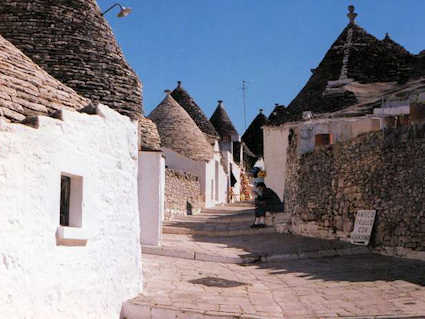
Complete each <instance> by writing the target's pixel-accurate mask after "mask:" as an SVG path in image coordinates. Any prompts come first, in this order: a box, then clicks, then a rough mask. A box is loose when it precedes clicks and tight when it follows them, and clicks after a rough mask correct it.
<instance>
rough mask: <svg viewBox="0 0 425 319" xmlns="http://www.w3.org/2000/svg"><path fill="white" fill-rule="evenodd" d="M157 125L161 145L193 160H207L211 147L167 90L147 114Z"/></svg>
mask: <svg viewBox="0 0 425 319" xmlns="http://www.w3.org/2000/svg"><path fill="white" fill-rule="evenodd" d="M148 118H149V119H151V120H152V121H153V122H154V123H155V124H156V126H157V128H158V132H159V136H160V137H161V146H162V147H167V148H170V149H172V150H174V151H175V152H177V153H179V154H181V155H184V156H186V157H188V158H190V159H192V160H195V161H208V160H210V159H211V158H212V157H213V148H212V147H211V145H210V144H209V143H208V141H207V139H206V136H205V135H204V134H203V133H202V132H201V130H200V129H199V128H198V126H197V125H196V123H195V122H194V121H193V120H192V118H191V117H190V116H189V114H188V113H187V112H186V111H185V110H184V109H183V108H182V107H181V106H180V105H179V104H178V103H177V102H176V101H175V100H174V98H173V97H172V96H171V95H170V94H169V91H167V96H166V97H165V98H164V100H163V101H162V102H161V103H160V104H159V105H158V106H157V107H156V108H155V109H154V110H153V111H152V112H151V114H149V116H148Z"/></svg>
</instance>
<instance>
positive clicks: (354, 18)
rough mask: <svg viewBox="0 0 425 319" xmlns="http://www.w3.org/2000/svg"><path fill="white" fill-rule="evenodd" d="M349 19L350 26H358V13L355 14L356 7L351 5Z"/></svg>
mask: <svg viewBox="0 0 425 319" xmlns="http://www.w3.org/2000/svg"><path fill="white" fill-rule="evenodd" d="M347 17H348V19H350V24H356V21H355V20H356V17H357V13H355V12H354V6H353V5H350V6H348V14H347Z"/></svg>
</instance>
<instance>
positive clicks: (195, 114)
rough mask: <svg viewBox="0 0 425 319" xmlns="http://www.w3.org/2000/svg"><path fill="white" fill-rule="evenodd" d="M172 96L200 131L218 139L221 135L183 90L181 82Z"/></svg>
mask: <svg viewBox="0 0 425 319" xmlns="http://www.w3.org/2000/svg"><path fill="white" fill-rule="evenodd" d="M171 96H172V97H173V98H174V99H175V100H176V101H177V103H178V104H180V105H181V106H182V107H183V108H184V109H185V111H186V112H187V113H188V114H189V115H190V117H191V118H192V119H193V120H194V121H195V123H196V125H197V126H198V127H199V129H200V130H201V131H202V132H203V133H204V134H206V135H208V136H209V137H213V138H218V137H219V135H218V133H217V131H216V130H215V128H214V126H213V125H212V124H211V122H210V121H208V118H207V117H206V116H205V114H204V112H202V109H201V108H200V107H199V106H198V104H196V102H195V100H194V99H193V98H192V97H191V96H190V94H189V93H188V92H187V91H186V90H185V89H183V87H182V86H181V82H180V81H178V82H177V87H176V88H175V89H174V91H173V92H172V93H171Z"/></svg>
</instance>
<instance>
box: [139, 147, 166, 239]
mask: <svg viewBox="0 0 425 319" xmlns="http://www.w3.org/2000/svg"><path fill="white" fill-rule="evenodd" d="M138 183H139V208H140V228H141V236H140V239H141V242H142V244H143V245H151V246H158V245H160V243H161V235H162V221H163V220H164V185H165V162H164V157H163V155H162V152H139V176H138Z"/></svg>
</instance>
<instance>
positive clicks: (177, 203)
mask: <svg viewBox="0 0 425 319" xmlns="http://www.w3.org/2000/svg"><path fill="white" fill-rule="evenodd" d="M200 194H201V184H200V182H199V178H198V177H196V176H194V175H192V174H190V173H183V172H179V171H176V170H173V169H170V168H166V169H165V209H164V217H165V220H170V219H172V218H173V217H175V216H185V215H191V214H192V215H195V214H198V213H199V212H200V211H201V208H202V199H201V195H200Z"/></svg>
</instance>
